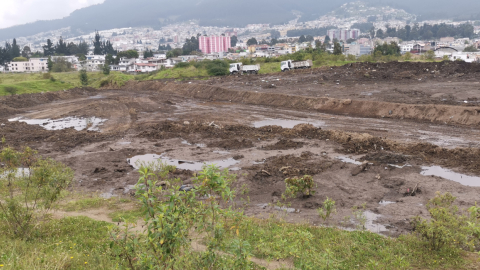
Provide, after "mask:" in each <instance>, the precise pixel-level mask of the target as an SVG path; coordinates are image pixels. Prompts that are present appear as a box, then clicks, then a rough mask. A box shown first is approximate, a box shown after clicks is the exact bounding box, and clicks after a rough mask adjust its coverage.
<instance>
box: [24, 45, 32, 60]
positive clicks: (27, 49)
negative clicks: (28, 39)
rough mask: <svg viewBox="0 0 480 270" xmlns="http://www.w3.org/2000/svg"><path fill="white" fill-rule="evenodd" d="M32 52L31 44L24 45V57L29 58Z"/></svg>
mask: <svg viewBox="0 0 480 270" xmlns="http://www.w3.org/2000/svg"><path fill="white" fill-rule="evenodd" d="M31 54H32V50H31V49H30V47H29V46H25V47H23V51H22V57H25V58H29V57H30V55H31Z"/></svg>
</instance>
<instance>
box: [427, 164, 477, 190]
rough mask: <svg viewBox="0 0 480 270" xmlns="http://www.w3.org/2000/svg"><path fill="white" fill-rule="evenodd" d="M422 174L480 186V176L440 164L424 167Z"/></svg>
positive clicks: (466, 184)
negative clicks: (459, 171) (457, 171)
mask: <svg viewBox="0 0 480 270" xmlns="http://www.w3.org/2000/svg"><path fill="white" fill-rule="evenodd" d="M421 174H422V175H434V176H440V177H442V178H445V179H448V180H452V181H455V182H458V183H460V184H462V185H465V186H471V187H480V177H477V176H470V175H466V174H461V173H456V172H454V171H451V170H449V169H445V168H442V167H440V166H431V167H422V172H421Z"/></svg>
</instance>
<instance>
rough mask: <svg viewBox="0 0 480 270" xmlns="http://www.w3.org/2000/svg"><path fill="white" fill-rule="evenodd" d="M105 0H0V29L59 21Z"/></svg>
mask: <svg viewBox="0 0 480 270" xmlns="http://www.w3.org/2000/svg"><path fill="white" fill-rule="evenodd" d="M104 1H105V0H0V29H1V28H6V27H10V26H14V25H18V24H25V23H29V22H34V21H37V20H51V19H59V18H63V17H66V16H68V15H69V14H70V13H71V12H72V11H74V10H76V9H79V8H83V7H87V6H90V5H94V4H99V3H103V2H104Z"/></svg>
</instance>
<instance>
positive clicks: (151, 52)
mask: <svg viewBox="0 0 480 270" xmlns="http://www.w3.org/2000/svg"><path fill="white" fill-rule="evenodd" d="M149 57H153V51H152V50H146V51H144V52H143V58H149Z"/></svg>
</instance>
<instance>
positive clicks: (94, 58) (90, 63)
mask: <svg viewBox="0 0 480 270" xmlns="http://www.w3.org/2000/svg"><path fill="white" fill-rule="evenodd" d="M103 65H105V55H87V60H86V61H85V66H86V68H87V70H88V71H97V70H101V66H103Z"/></svg>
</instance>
